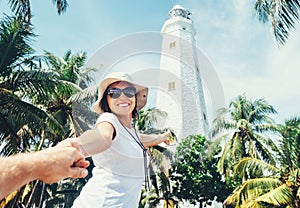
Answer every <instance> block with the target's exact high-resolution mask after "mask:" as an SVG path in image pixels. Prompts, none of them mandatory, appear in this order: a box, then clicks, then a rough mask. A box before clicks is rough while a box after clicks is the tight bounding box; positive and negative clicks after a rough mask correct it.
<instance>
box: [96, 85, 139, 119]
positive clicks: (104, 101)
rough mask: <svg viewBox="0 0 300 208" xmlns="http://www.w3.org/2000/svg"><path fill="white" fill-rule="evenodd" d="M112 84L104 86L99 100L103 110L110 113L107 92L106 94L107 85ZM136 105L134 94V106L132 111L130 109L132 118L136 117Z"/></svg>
mask: <svg viewBox="0 0 300 208" xmlns="http://www.w3.org/2000/svg"><path fill="white" fill-rule="evenodd" d="M114 83H115V82H114ZM114 83H112V84H114ZM112 84H110V85H109V86H108V87H107V88H106V90H105V92H104V93H103V96H102V99H101V101H100V108H101V109H102V110H103V111H104V112H108V113H111V109H110V107H109V105H108V102H107V94H108V89H109V87H110V86H111V85H112ZM136 106H137V97H136V95H135V106H134V109H133V111H132V118H136V117H137V110H136Z"/></svg>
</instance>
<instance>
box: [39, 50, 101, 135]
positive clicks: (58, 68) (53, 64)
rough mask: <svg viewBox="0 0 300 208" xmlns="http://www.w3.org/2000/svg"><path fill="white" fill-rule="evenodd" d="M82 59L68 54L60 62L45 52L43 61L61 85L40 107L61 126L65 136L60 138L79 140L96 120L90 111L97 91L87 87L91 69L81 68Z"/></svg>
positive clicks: (90, 79)
mask: <svg viewBox="0 0 300 208" xmlns="http://www.w3.org/2000/svg"><path fill="white" fill-rule="evenodd" d="M86 59H87V55H86V53H85V52H78V53H76V54H72V52H71V50H68V51H67V52H66V54H65V55H64V57H63V58H59V57H57V56H55V55H53V54H51V53H50V52H45V55H44V58H43V61H44V62H45V63H46V65H47V69H49V70H51V71H53V72H55V73H56V74H57V75H58V77H59V80H60V81H61V82H62V83H63V85H58V86H56V90H55V93H51V94H50V96H49V97H48V99H47V100H43V101H40V103H42V102H43V106H44V108H45V109H46V111H47V112H48V113H49V114H51V115H52V116H53V117H54V118H55V119H56V120H57V121H58V122H59V123H60V124H61V125H62V126H64V128H65V130H66V132H67V134H66V135H62V136H63V138H66V137H74V136H75V137H76V136H79V135H80V134H81V133H82V132H84V131H86V130H87V129H89V128H91V125H92V124H93V123H94V122H95V120H96V116H97V114H96V113H94V112H92V111H91V109H90V105H91V103H93V101H95V98H96V90H97V88H96V86H90V85H91V82H92V81H93V79H92V77H91V76H90V73H91V72H92V71H94V70H95V69H93V68H84V64H85V61H86ZM63 138H62V139H63Z"/></svg>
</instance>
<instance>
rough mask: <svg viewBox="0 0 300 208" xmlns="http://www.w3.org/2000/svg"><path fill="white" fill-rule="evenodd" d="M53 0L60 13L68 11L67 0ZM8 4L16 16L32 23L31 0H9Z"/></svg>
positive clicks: (27, 23)
mask: <svg viewBox="0 0 300 208" xmlns="http://www.w3.org/2000/svg"><path fill="white" fill-rule="evenodd" d="M52 2H53V4H54V5H55V6H56V9H57V13H58V14H62V13H64V12H66V10H67V7H68V1H67V0H52ZM8 5H9V7H10V8H11V10H12V11H13V12H14V13H15V14H16V16H18V17H20V18H21V19H22V20H23V21H24V22H25V23H26V26H29V25H30V20H31V17H32V14H31V4H30V0H23V1H20V0H9V1H8Z"/></svg>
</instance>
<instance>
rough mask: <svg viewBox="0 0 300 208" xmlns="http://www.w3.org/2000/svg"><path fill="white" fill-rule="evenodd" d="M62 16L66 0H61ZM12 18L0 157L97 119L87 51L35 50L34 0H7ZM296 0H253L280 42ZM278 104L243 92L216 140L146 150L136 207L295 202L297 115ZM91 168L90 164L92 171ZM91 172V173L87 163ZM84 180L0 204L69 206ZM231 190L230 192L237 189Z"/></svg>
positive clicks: (5, 30)
mask: <svg viewBox="0 0 300 208" xmlns="http://www.w3.org/2000/svg"><path fill="white" fill-rule="evenodd" d="M53 2H54V4H56V7H57V11H58V13H59V14H61V13H63V12H64V11H66V8H67V6H68V4H67V1H60V0H55V1H53ZM8 3H9V6H10V7H11V8H12V10H13V11H14V12H15V13H16V16H15V17H9V16H3V17H2V19H1V20H0V106H1V107H0V116H1V120H0V143H1V144H0V156H9V155H12V154H16V153H19V152H30V151H38V150H41V149H43V148H47V147H50V146H52V145H55V144H57V143H58V142H60V141H61V140H63V139H65V138H67V137H72V136H77V135H79V134H80V133H82V132H83V131H85V130H86V129H88V128H90V127H91V125H93V123H94V121H95V119H96V114H95V113H93V112H92V111H91V110H90V108H89V106H90V105H91V103H93V101H94V99H95V98H96V96H95V95H96V89H95V88H94V87H92V86H91V81H92V78H91V76H90V73H91V71H92V70H93V69H86V68H84V64H85V61H86V59H87V54H86V53H85V52H78V53H75V54H73V53H72V51H71V50H68V51H67V52H66V53H65V55H64V56H63V57H57V56H55V55H54V54H52V53H51V52H48V51H45V52H44V54H41V55H36V54H35V51H34V48H33V47H32V41H33V40H34V38H35V37H36V35H35V34H34V32H33V28H32V25H31V23H30V19H31V5H30V1H29V0H27V1H8ZM299 6H300V2H299V1H298V0H289V1H275V0H265V1H259V0H257V1H256V2H255V10H256V12H257V15H258V17H259V20H260V21H262V22H265V23H267V22H269V23H270V24H271V27H272V28H273V30H272V31H273V33H274V36H275V38H276V40H277V41H278V43H279V44H284V43H285V42H286V40H287V38H288V37H289V33H290V30H291V29H292V28H294V26H295V24H296V22H297V20H298V19H299ZM276 113H277V112H276V110H275V108H274V107H273V106H272V105H271V104H269V103H268V102H267V101H266V100H265V99H262V98H259V99H256V100H254V101H253V100H250V99H248V98H247V97H246V95H239V96H237V97H236V98H235V99H233V100H232V101H231V102H230V104H229V106H228V108H222V109H220V110H219V112H218V114H217V116H216V118H215V119H214V121H213V125H212V128H211V141H213V142H210V141H209V139H210V138H205V137H204V136H203V135H190V136H188V137H187V138H178V140H179V143H178V148H177V149H176V151H175V155H174V154H172V153H171V152H170V151H168V148H165V147H161V146H157V147H153V148H151V149H150V152H151V163H150V173H151V174H150V179H151V184H152V185H151V187H150V190H143V191H142V197H141V203H140V207H157V206H158V204H160V203H161V202H162V203H163V204H164V207H169V208H170V207H179V206H181V204H182V203H183V202H184V201H189V202H190V203H192V204H197V205H198V206H199V207H202V206H204V205H205V204H207V205H209V204H210V203H211V201H212V200H213V199H215V197H217V201H224V203H223V204H224V206H227V207H299V206H300V205H299V203H300V189H299V187H300V153H299V148H300V118H299V116H297V115H296V116H293V117H291V118H289V119H287V120H286V121H285V122H284V123H283V124H277V123H275V122H274V120H273V119H272V116H273V115H275V114H276ZM160 116H167V115H166V114H165V113H164V112H162V111H160V110H159V109H155V108H151V109H146V110H142V111H140V112H139V117H138V118H137V119H136V120H135V126H136V127H137V129H138V130H139V131H140V132H141V133H161V132H164V131H167V130H168V129H162V130H159V129H155V125H154V123H155V121H156V119H157V118H158V117H160ZM92 168H93V166H92V165H91V167H90V169H89V170H91V169H92ZM89 173H90V174H91V171H89ZM90 176H91V175H89V176H88V177H87V178H85V179H66V180H63V181H61V182H59V183H54V184H44V183H43V182H41V181H32V182H30V183H28V184H26V185H25V186H23V187H22V188H20V189H19V190H17V191H15V192H14V193H11V194H10V195H9V196H7V197H6V198H5V199H4V200H2V201H0V207H70V206H71V205H72V203H73V200H74V199H75V198H76V196H77V195H78V194H79V192H80V190H81V188H82V186H83V185H84V184H85V183H86V181H87V180H88V179H89V177H90ZM232 190H233V191H232Z"/></svg>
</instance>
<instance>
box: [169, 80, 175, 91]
mask: <svg viewBox="0 0 300 208" xmlns="http://www.w3.org/2000/svg"><path fill="white" fill-rule="evenodd" d="M168 90H169V91H170V90H175V82H169V84H168Z"/></svg>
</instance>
